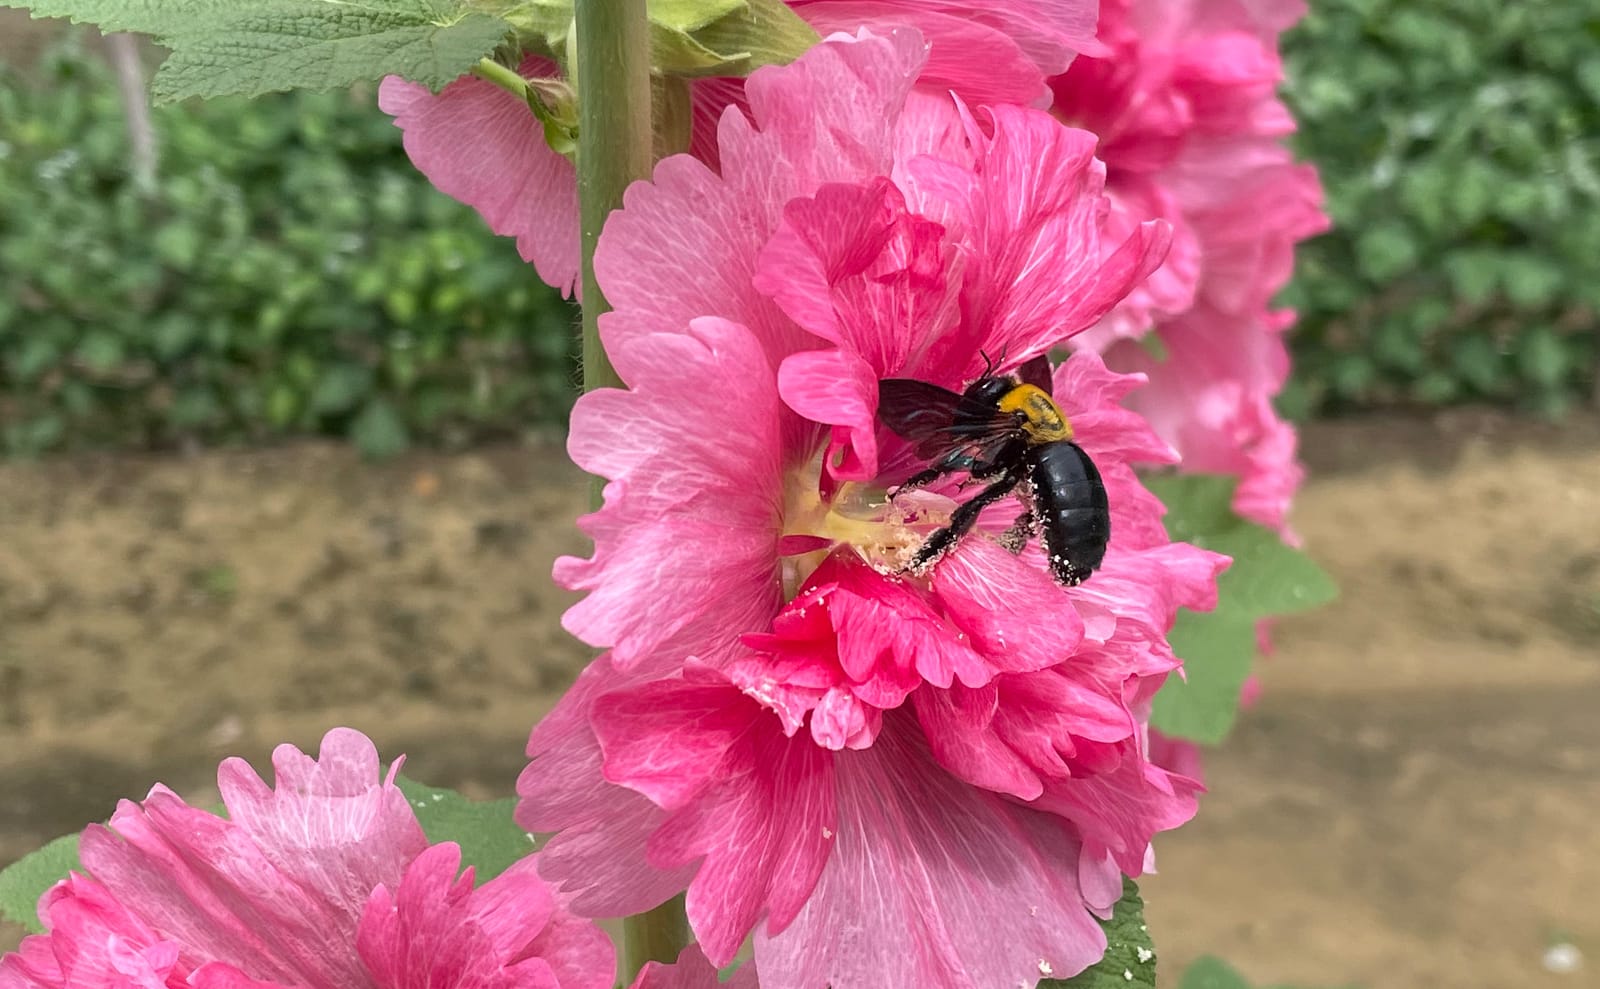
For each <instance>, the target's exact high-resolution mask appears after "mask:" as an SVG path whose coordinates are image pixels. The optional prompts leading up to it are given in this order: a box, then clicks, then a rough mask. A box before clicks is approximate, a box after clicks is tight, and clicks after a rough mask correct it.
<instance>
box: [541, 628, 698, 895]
mask: <svg viewBox="0 0 1600 989" xmlns="http://www.w3.org/2000/svg"><path fill="white" fill-rule="evenodd" d="M638 682H639V680H638V678H637V677H633V676H629V675H624V674H620V673H618V672H617V671H616V669H615V667H613V666H612V665H611V661H610V658H609V657H608V656H601V657H600V658H599V659H596V660H595V661H594V662H592V663H590V664H589V666H588V667H587V668H586V669H585V670H584V672H583V673H582V675H580V676H579V678H578V681H577V682H576V683H575V684H573V685H572V687H571V688H570V689H568V691H567V693H566V694H565V695H564V696H563V697H562V698H561V701H560V703H559V704H557V705H556V708H555V710H553V711H551V712H550V713H549V714H548V715H546V716H545V718H544V720H542V721H541V722H540V723H539V724H538V725H536V726H535V727H534V729H533V733H532V735H531V736H530V738H529V740H528V756H529V757H530V758H531V760H532V761H531V762H530V763H529V764H528V765H527V767H526V768H524V769H523V771H522V774H521V775H520V776H519V777H518V778H517V796H518V798H519V800H518V802H517V810H516V818H517V823H518V824H519V825H521V826H522V827H524V828H526V829H528V831H529V832H543V833H552V832H553V833H554V836H553V837H552V838H551V839H550V840H549V842H548V843H546V844H545V846H544V848H543V849H542V850H541V851H540V852H539V856H538V860H539V873H540V875H541V876H543V877H544V878H545V879H547V880H549V881H551V882H552V883H554V884H555V885H556V886H557V887H558V888H559V889H560V890H561V891H562V895H563V896H564V897H567V898H570V903H571V908H572V909H573V910H574V911H575V912H577V913H579V914H581V915H583V916H586V917H624V916H628V915H631V914H636V913H643V912H644V911H646V910H649V909H651V908H653V907H656V906H659V905H660V904H661V903H663V902H665V901H666V900H667V899H668V898H670V897H671V896H672V895H673V894H675V893H678V892H680V891H681V890H682V889H683V888H684V887H685V886H687V885H688V884H689V880H690V879H691V878H692V877H693V875H694V869H693V867H684V868H677V869H666V870H658V869H656V868H655V867H654V866H652V865H651V864H650V863H649V862H648V861H647V860H646V857H645V848H646V842H647V840H648V838H649V835H650V834H651V833H652V832H654V831H655V830H656V829H657V828H659V827H660V826H661V823H662V821H664V820H665V819H666V813H665V812H664V811H662V810H661V809H660V808H659V807H657V806H656V805H655V804H653V803H651V802H650V800H649V799H648V798H646V797H645V796H643V795H641V794H640V793H638V792H636V791H634V790H630V789H628V788H626V787H622V786H613V785H610V784H608V783H606V782H605V781H604V776H603V773H602V756H601V752H600V743H599V742H598V741H597V740H596V739H595V735H594V730H593V729H592V728H591V727H590V719H591V718H592V715H593V709H594V703H595V701H596V699H597V698H599V697H600V696H601V695H602V694H604V693H605V692H607V691H608V690H614V689H620V688H624V687H627V686H629V685H631V684H636V683H638Z"/></svg>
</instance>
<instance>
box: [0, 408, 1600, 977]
mask: <svg viewBox="0 0 1600 989" xmlns="http://www.w3.org/2000/svg"><path fill="white" fill-rule="evenodd" d="M1305 442H1306V449H1307V455H1308V457H1309V458H1310V460H1311V462H1312V466H1313V468H1314V470H1315V474H1314V477H1315V480H1313V481H1312V483H1311V484H1310V485H1309V486H1308V488H1307V489H1306V492H1305V494H1304V495H1303V498H1302V501H1301V503H1300V508H1299V511H1298V514H1297V517H1296V524H1297V526H1298V528H1299V530H1300V531H1301V533H1302V534H1303V535H1304V537H1305V540H1306V542H1307V544H1308V545H1309V546H1310V547H1311V549H1312V552H1313V553H1314V554H1315V555H1316V556H1317V557H1318V558H1319V559H1320V560H1322V562H1323V563H1324V564H1325V565H1326V566H1327V567H1328V568H1329V569H1330V570H1332V571H1333V573H1334V574H1335V575H1336V576H1337V577H1338V579H1339V580H1340V582H1341V584H1342V585H1343V588H1344V595H1343V598H1342V599H1341V601H1340V602H1339V603H1338V604H1336V605H1334V606H1332V607H1330V608H1327V609H1325V610H1324V611H1321V612H1318V613H1316V614H1312V615H1309V616H1304V617H1300V618H1297V619H1294V620H1290V621H1285V622H1283V623H1282V625H1281V627H1280V629H1279V631H1278V635H1277V641H1278V653H1277V656H1276V658H1275V659H1274V660H1273V661H1272V662H1271V663H1270V664H1268V666H1267V668H1266V669H1265V671H1264V674H1263V679H1264V681H1265V685H1266V692H1265V694H1264V696H1263V698H1262V700H1261V701H1260V703H1259V704H1258V706H1257V707H1256V708H1255V709H1253V710H1252V711H1251V712H1249V713H1248V714H1247V715H1246V716H1245V718H1244V720H1243V721H1242V723H1241V726H1240V728H1239V730H1238V731H1237V733H1236V734H1235V735H1234V736H1233V738H1232V739H1231V740H1230V741H1229V743H1228V744H1227V745H1226V746H1225V747H1224V748H1223V749H1222V750H1221V751H1218V752H1216V753H1214V754H1212V756H1211V758H1210V760H1209V763H1208V766H1209V772H1210V777H1209V783H1210V785H1211V790H1212V792H1211V794H1210V795H1209V796H1208V797H1207V798H1206V800H1205V802H1204V803H1203V805H1202V809H1201V814H1200V816H1199V818H1198V819H1197V820H1196V821H1195V822H1194V823H1193V824H1192V825H1190V826H1189V827H1187V828H1185V829H1184V830H1182V831H1180V832H1179V833H1177V834H1175V835H1171V836H1169V837H1167V838H1165V839H1163V840H1162V841H1161V843H1160V845H1159V854H1160V859H1161V866H1162V875H1160V876H1158V877H1153V878H1151V879H1149V880H1148V881H1147V883H1146V887H1145V888H1146V893H1147V897H1148V899H1149V900H1150V914H1151V924H1152V928H1153V929H1154V930H1155V932H1156V935H1157V943H1158V944H1159V945H1160V946H1161V947H1162V949H1163V962H1164V966H1165V971H1167V972H1168V973H1169V975H1168V980H1167V981H1168V984H1172V978H1171V974H1170V973H1174V972H1176V971H1177V969H1178V968H1179V967H1180V966H1181V965H1183V964H1185V963H1186V962H1187V961H1188V960H1189V959H1191V958H1193V957H1194V956H1195V955H1197V954H1200V953H1205V952H1214V953H1218V954H1221V955H1224V956H1225V957H1228V958H1229V959H1231V960H1232V961H1233V962H1234V963H1235V964H1237V965H1238V966H1239V967H1240V968H1241V969H1242V970H1244V971H1245V972H1246V973H1247V974H1248V975H1250V976H1251V977H1252V978H1254V979H1257V980H1259V981H1262V982H1276V981H1285V982H1287V981H1294V982H1298V983H1301V984H1306V985H1338V984H1349V983H1359V984H1363V985H1366V986H1369V987H1372V989H1402V987H1403V989H1412V987H1417V986H1449V987H1484V989H1488V987H1496V989H1499V987H1504V986H1519V987H1520V986H1527V987H1533V989H1538V987H1543V986H1551V987H1555V986H1562V987H1577V986H1593V985H1597V984H1600V978H1597V976H1596V974H1595V973H1596V972H1597V971H1600V908H1597V907H1596V906H1595V903H1596V899H1595V894H1594V890H1596V889H1600V828H1597V825H1596V822H1597V821H1600V718H1597V717H1596V716H1595V714H1594V712H1595V711H1596V710H1597V709H1600V650H1597V649H1596V642H1597V641H1600V524H1597V523H1596V519H1597V517H1600V420H1593V419H1589V420H1579V421H1576V422H1572V423H1568V424H1566V425H1565V426H1563V427H1561V428H1559V429H1557V428H1552V427H1547V426H1538V425H1531V424H1525V423H1520V422H1514V421H1510V420H1506V419H1503V418H1499V417H1494V416H1483V415H1465V416H1462V415H1457V416H1453V417H1449V418H1444V419H1440V420H1434V421H1422V420H1397V419H1385V420H1381V421H1368V422H1352V423H1343V424H1333V425H1325V426H1320V427H1317V428H1314V429H1312V430H1310V431H1309V433H1308V435H1307V438H1306V441H1305ZM586 490H587V488H586V483H585V481H584V480H583V478H581V477H579V476H578V475H577V474H576V473H575V471H574V470H573V469H572V468H570V467H569V466H567V465H565V463H564V461H563V459H562V457H561V455H560V453H559V451H558V450H555V449H554V448H552V449H545V450H521V449H503V450H491V451H484V452H477V453H472V454H466V455H459V456H451V457H442V456H425V455H418V456H415V457H412V458H409V459H406V460H403V461H400V462H398V463H392V464H387V465H384V466H381V467H369V466H363V465H362V464H361V463H360V462H359V461H357V460H356V459H355V458H354V457H353V456H351V455H350V454H348V453H347V452H345V451H343V450H339V449H333V448H327V447H297V448H292V449H285V450H276V451H268V452H254V453H216V454H206V455H203V456H199V457H193V458H129V457H106V458H85V459H73V460H58V461H50V462H45V463H41V464H10V465H4V466H0V790H3V792H5V793H7V794H9V795H10V798H9V799H8V800H7V801H5V802H3V803H0V862H4V861H7V860H9V859H11V858H14V857H15V856H16V855H18V854H20V853H21V852H23V851H24V850H26V849H28V848H30V847H32V846H34V845H37V844H38V843H40V842H41V841H43V840H44V839H46V838H48V837H51V836H53V835H56V834H59V833H62V832H65V831H69V830H73V829H75V828H76V827H78V826H80V825H81V824H82V823H83V822H85V821H87V820H90V819H95V818H103V817H104V816H105V815H106V814H107V813H108V811H109V810H110V808H111V806H112V803H113V801H114V800H115V799H116V798H117V797H119V796H132V797H137V796H140V795H142V794H143V793H144V791H145V790H146V788H147V787H148V786H149V785H150V783H151V782H153V781H155V780H158V779H159V780H162V781H165V782H167V783H169V784H171V785H173V786H175V787H176V788H178V789H179V790H180V791H182V792H185V793H186V794H189V795H191V796H192V797H195V798H198V799H209V798H210V797H211V796H212V795H213V794H214V789H213V788H212V782H211V777H212V774H213V773H214V771H215V766H216V763H217V762H218V760H219V759H220V758H221V757H223V756H225V755H228V754H241V755H244V756H246V757H248V758H250V759H252V760H256V761H258V765H264V760H265V758H266V756H267V754H268V753H269V751H270V750H271V747H272V745H274V744H275V743H277V742H280V741H293V742H296V743H298V744H301V745H309V744H313V743H314V742H315V740H316V739H317V737H318V736H319V735H320V733H321V732H322V730H323V729H325V728H326V727H328V726H330V725H332V724H334V723H344V724H352V725H355V726H357V727H359V728H361V729H362V730H364V731H366V732H368V733H369V734H371V735H372V736H373V737H374V738H375V739H377V741H378V743H379V745H380V747H381V748H382V750H383V751H385V752H386V753H390V752H400V751H405V752H408V753H410V763H409V765H410V769H411V771H412V772H413V773H414V774H415V775H416V776H417V777H418V778H421V779H425V780H429V781H432V782H438V783H450V784H454V785H457V786H461V787H463V788H465V789H467V790H469V791H471V792H475V793H478V794H491V793H504V792H507V791H508V790H509V788H510V785H511V782H512V780H513V779H514V778H515V775H516V772H517V771H518V769H520V768H521V763H522V757H521V748H522V744H523V741H524V740H525V738H526V733H527V729H528V726H529V725H530V724H531V723H532V722H533V720H534V719H535V718H536V717H538V716H539V714H540V713H542V712H543V711H544V710H546V709H547V708H548V707H549V705H550V704H551V703H552V701H553V699H554V697H555V696H557V695H558V694H559V692H560V690H561V689H562V688H563V686H564V685H565V684H566V683H567V682H568V681H569V680H570V678H571V676H572V674H573V672H574V670H575V669H576V667H577V665H578V664H579V663H581V662H582V660H583V657H584V652H583V650H582V649H580V648H579V647H577V646H576V645H575V644H573V643H572V642H570V641H569V640H567V639H566V638H565V637H564V636H563V634H562V633H561V631H560V629H559V627H558V625H557V623H556V619H557V616H558V615H559V613H560V611H561V610H562V608H563V607H565V606H566V604H567V603H568V601H569V600H570V597H569V596H568V595H566V594H564V593H562V592H559V591H556V590H554V589H553V588H552V587H551V585H550V582H549V579H548V574H549V568H550V562H551V560H552V559H553V558H554V557H555V556H556V555H558V554H560V553H564V552H581V551H582V549H583V546H584V543H583V541H582V540H581V538H580V537H578V536H577V535H576V534H575V533H574V531H573V528H572V518H573V516H574V515H575V514H576V513H577V511H578V510H579V509H580V508H581V506H582V504H583V502H584V499H585V497H586ZM15 936H16V934H15V931H14V930H0V947H5V946H9V944H10V943H11V942H12V941H13V940H14V938H15ZM1559 938H1567V939H1570V940H1571V941H1572V942H1573V943H1575V944H1576V945H1577V946H1578V947H1579V948H1580V949H1582V950H1583V951H1584V952H1585V954H1586V956H1587V968H1586V969H1585V970H1583V971H1581V972H1579V973H1577V974H1571V975H1565V976H1562V975H1554V974H1549V973H1547V972H1546V971H1545V970H1544V969H1543V968H1542V967H1541V964H1540V958H1541V954H1542V953H1543V951H1544V949H1545V948H1546V946H1547V945H1549V944H1550V943H1552V941H1553V940H1556V939H1559Z"/></svg>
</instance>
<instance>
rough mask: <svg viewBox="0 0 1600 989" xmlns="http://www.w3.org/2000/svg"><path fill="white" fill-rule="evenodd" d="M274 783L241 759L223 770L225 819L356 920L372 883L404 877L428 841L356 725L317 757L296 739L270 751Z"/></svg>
mask: <svg viewBox="0 0 1600 989" xmlns="http://www.w3.org/2000/svg"><path fill="white" fill-rule="evenodd" d="M272 762H273V769H274V771H275V772H276V774H277V785H276V787H275V788H273V787H268V786H267V785H266V784H265V783H264V782H262V780H261V778H260V777H259V776H257V775H256V773H255V770H253V769H251V768H250V766H249V764H248V763H246V762H245V761H244V760H242V759H228V760H226V761H225V762H223V763H222V766H221V767H220V768H219V769H218V770H217V785H218V788H219V789H220V790H221V793H222V801H223V803H224V805H226V807H227V808H228V818H229V820H231V821H232V822H233V823H235V824H237V825H238V826H239V827H240V828H242V829H243V830H244V831H245V832H246V833H247V834H249V836H250V837H251V838H252V839H253V840H254V841H255V843H256V845H257V847H258V848H259V849H260V850H261V854H262V855H264V856H266V858H267V859H268V860H269V861H271V863H272V865H273V867H274V868H275V869H276V870H277V871H279V872H281V873H282V874H283V875H284V876H287V877H292V878H293V879H294V880H295V881H297V882H299V883H301V884H302V885H304V886H306V887H308V888H311V889H315V890H318V891H320V892H321V893H322V894H323V895H324V896H326V897H327V898H328V899H329V900H330V901H332V903H333V904H334V907H335V909H337V910H339V911H341V912H344V913H346V914H348V915H349V916H352V917H353V916H355V915H356V914H358V913H359V912H360V910H361V909H362V907H363V905H364V904H365V903H366V901H367V897H368V896H369V895H370V894H371V892H372V890H373V888H374V887H376V886H378V885H380V884H383V883H392V882H395V881H396V880H398V879H399V877H400V875H401V873H402V872H403V871H404V870H405V866H406V863H408V862H410V861H411V860H412V859H414V858H416V857H417V855H418V854H420V853H421V852H422V850H423V849H424V848H426V847H427V844H428V841H427V838H426V837H424V836H423V833H422V828H421V827H420V826H419V825H418V824H417V818H416V814H415V813H414V812H413V811H412V810H411V807H410V806H409V805H408V804H407V802H406V798H405V794H403V793H401V792H400V789H399V788H398V787H396V786H394V785H393V782H392V781H393V773H394V771H396V770H398V768H399V765H398V763H397V764H396V765H395V766H394V767H392V769H391V773H390V779H389V780H388V781H385V783H384V785H381V786H380V785H376V782H377V781H378V780H380V779H381V776H380V774H379V765H378V750H377V747H376V746H374V745H373V744H372V741H371V740H370V739H368V738H367V737H366V736H365V735H363V734H361V733H360V732H358V731H354V730H353V729H349V728H335V729H333V730H332V731H330V732H328V733H327V735H325V736H324V737H323V739H322V746H321V750H320V752H319V753H318V755H317V757H316V758H312V757H311V756H309V755H307V754H305V753H303V752H301V751H300V750H299V749H297V748H295V747H294V746H292V745H280V746H278V748H277V749H276V750H274V751H273V754H272Z"/></svg>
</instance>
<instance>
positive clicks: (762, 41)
mask: <svg viewBox="0 0 1600 989" xmlns="http://www.w3.org/2000/svg"><path fill="white" fill-rule="evenodd" d="M695 38H696V39H698V40H699V41H700V43H701V44H704V45H705V46H707V47H708V48H713V49H716V50H717V51H724V52H727V51H740V52H744V53H745V54H746V59H745V61H744V63H743V64H741V65H740V66H739V72H738V74H739V75H748V74H749V73H751V72H754V71H755V70H756V69H759V68H761V67H762V66H764V65H787V64H788V63H790V62H792V61H794V60H795V59H797V58H799V57H800V56H801V55H804V54H805V53H806V50H807V49H809V48H810V47H811V46H812V45H815V44H816V43H817V42H818V41H819V40H821V39H820V38H818V36H817V32H816V30H815V29H814V28H812V27H811V25H809V24H807V23H806V22H805V21H804V20H802V19H801V18H800V15H799V14H796V13H795V12H794V10H793V8H791V7H790V6H789V5H788V4H787V3H785V2H784V0H750V2H749V3H747V4H745V5H743V9H742V10H736V11H734V12H733V13H730V14H728V15H727V16H726V17H722V18H719V19H718V20H716V21H714V22H712V23H711V24H709V25H707V26H706V27H705V28H703V29H702V30H700V31H698V32H696V33H695Z"/></svg>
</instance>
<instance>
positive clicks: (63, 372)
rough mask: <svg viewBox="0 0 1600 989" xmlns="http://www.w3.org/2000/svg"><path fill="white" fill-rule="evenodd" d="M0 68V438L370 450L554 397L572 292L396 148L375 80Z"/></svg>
mask: <svg viewBox="0 0 1600 989" xmlns="http://www.w3.org/2000/svg"><path fill="white" fill-rule="evenodd" d="M3 73H4V70H0V121H3V122H4V126H3V127H0V448H3V449H4V450H5V451H9V452H14V453H15V452H22V453H27V452H36V451H40V450H45V449H50V448H55V447H61V446H79V445H110V444H121V445H154V446H163V445H170V444H174V443H185V442H205V443H218V442H228V441H233V440H250V441H256V440H260V439H262V438H265V437H270V436H274V435H285V434H307V433H324V434H333V435H342V436H348V437H350V438H351V439H352V440H354V441H355V442H356V443H357V445H359V446H360V447H362V448H363V449H364V450H366V451H367V452H369V453H372V454H384V453H388V452H392V451H394V450H396V449H399V448H401V447H403V446H405V445H406V444H407V443H408V442H411V441H413V440H425V441H428V442H434V443H441V442H442V443H454V442H464V441H467V440H471V439H477V438H482V437H483V436H484V435H485V434H497V433H511V432H517V431H520V430H523V429H525V428H527V427H528V426H529V425H530V424H533V423H537V422H539V421H540V420H554V419H557V418H559V417H561V416H563V415H564V414H565V412H566V409H567V408H568V406H569V404H570V402H571V396H572V393H573V391H574V387H573V354H572V350H573V346H574V344H573V339H574V335H575V331H574V329H573V321H574V313H573V310H572V309H571V308H570V307H569V306H568V305H567V304H566V303H564V302H563V301H562V300H560V299H559V298H557V297H555V295H554V293H552V292H551V291H549V290H547V289H546V288H545V287H544V286H543V285H542V284H540V282H539V280H538V279H537V278H536V277H535V276H534V275H533V273H532V271H531V270H530V269H529V268H528V267H527V266H526V265H525V264H523V263H522V261H521V260H520V259H519V258H518V257H517V253H516V249H515V247H514V245H513V244H512V243H511V242H510V241H507V240H503V239H500V238H496V237H494V236H492V235H491V234H490V233H489V232H488V230H487V228H486V227H485V226H484V224H483V222H482V221H481V220H480V219H479V218H478V217H477V216H476V215H475V214H474V213H473V212H472V211H471V210H469V209H467V208H466V207H464V206H461V205H460V204H458V203H456V202H454V201H452V200H450V199H449V198H447V197H445V196H443V195H440V194H439V193H437V192H436V191H434V190H433V189H432V187H430V186H429V184H428V182H427V180H426V179H424V178H423V177H422V176H421V175H419V174H418V173H417V172H416V170H415V169H413V168H412V167H411V165H410V163H409V162H408V161H407V160H406V158H405V155H404V153H403V152H402V150H401V148H400V133H399V131H397V130H396V129H395V128H394V126H393V125H392V124H391V123H390V121H389V119H388V118H387V117H386V116H384V115H383V114H382V113H380V112H379V111H378V109H377V107H376V105H375V99H374V96H373V93H372V92H371V91H367V92H365V93H362V92H354V93H332V94H303V93H302V94H293V95H284V96H275V97H271V98H264V99H260V100H255V101H250V102H246V101H234V100H227V101H216V102H210V103H191V104H185V105H182V106H174V107H164V108H158V109H157V110H156V111H155V127H156V129H157V131H158V134H159V141H160V146H161V149H160V150H161V155H162V158H161V167H160V177H159V180H158V183H157V187H156V188H154V189H152V190H140V189H139V188H136V184H135V182H134V181H133V180H132V178H131V177H130V174H129V162H128V144H127V136H126V132H125V127H124V124H123V118H122V111H121V107H120V103H119V101H118V96H117V92H116V89H115V87H114V85H113V84H112V82H111V74H110V71H109V69H108V68H107V67H106V65H105V63H104V60H103V59H101V58H100V57H99V54H98V52H97V51H88V50H85V49H81V48H77V47H70V46H69V47H68V48H65V49H62V50H60V51H58V52H56V53H54V54H52V55H50V56H48V57H46V58H45V59H44V60H43V61H42V62H41V63H40V64H39V65H37V66H35V67H34V68H33V69H32V70H30V72H29V73H28V78H27V79H21V78H18V77H16V76H15V75H9V76H8V75H5V74H3Z"/></svg>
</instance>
